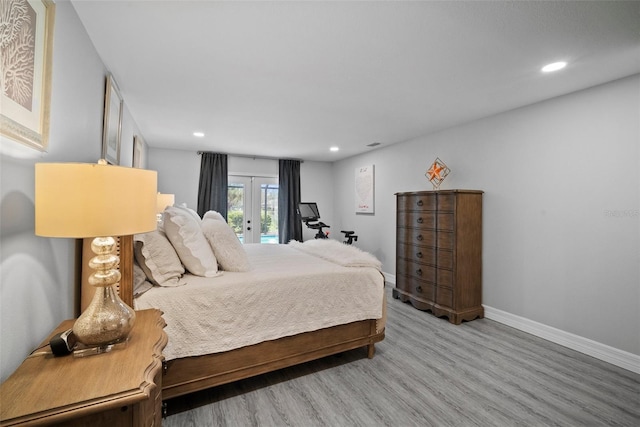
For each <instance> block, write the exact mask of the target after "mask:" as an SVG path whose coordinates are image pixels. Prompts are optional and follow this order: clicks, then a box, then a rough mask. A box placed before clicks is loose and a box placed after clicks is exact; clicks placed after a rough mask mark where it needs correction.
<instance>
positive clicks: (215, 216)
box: [202, 211, 227, 222]
mask: <svg viewBox="0 0 640 427" xmlns="http://www.w3.org/2000/svg"><path fill="white" fill-rule="evenodd" d="M207 218H210V219H215V220H217V221H224V222H227V221H225V219H224V217H223V216H222V214H221V213H220V212H216V211H208V212H205V214H204V216H203V217H202V219H207Z"/></svg>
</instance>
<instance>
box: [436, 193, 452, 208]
mask: <svg viewBox="0 0 640 427" xmlns="http://www.w3.org/2000/svg"><path fill="white" fill-rule="evenodd" d="M455 205H456V196H455V195H453V194H438V211H440V212H443V211H447V212H453V211H454V209H455Z"/></svg>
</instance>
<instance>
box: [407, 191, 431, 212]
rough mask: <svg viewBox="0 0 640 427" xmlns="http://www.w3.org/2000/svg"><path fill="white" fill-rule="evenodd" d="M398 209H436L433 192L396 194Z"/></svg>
mask: <svg viewBox="0 0 640 427" xmlns="http://www.w3.org/2000/svg"><path fill="white" fill-rule="evenodd" d="M397 203H398V205H397V206H398V211H413V210H426V211H432V210H435V209H436V195H435V194H405V195H398V201H397Z"/></svg>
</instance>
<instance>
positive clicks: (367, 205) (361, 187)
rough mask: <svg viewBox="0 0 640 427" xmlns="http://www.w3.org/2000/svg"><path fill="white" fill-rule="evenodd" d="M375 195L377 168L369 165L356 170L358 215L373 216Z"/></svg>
mask: <svg viewBox="0 0 640 427" xmlns="http://www.w3.org/2000/svg"><path fill="white" fill-rule="evenodd" d="M374 194H375V167H374V165H367V166H362V167H359V168H356V170H355V197H356V213H366V214H372V213H374V212H375V209H374V202H375V200H374Z"/></svg>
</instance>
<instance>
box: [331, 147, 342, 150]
mask: <svg viewBox="0 0 640 427" xmlns="http://www.w3.org/2000/svg"><path fill="white" fill-rule="evenodd" d="M339 150H340V148H339V147H331V148H329V151H339Z"/></svg>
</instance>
